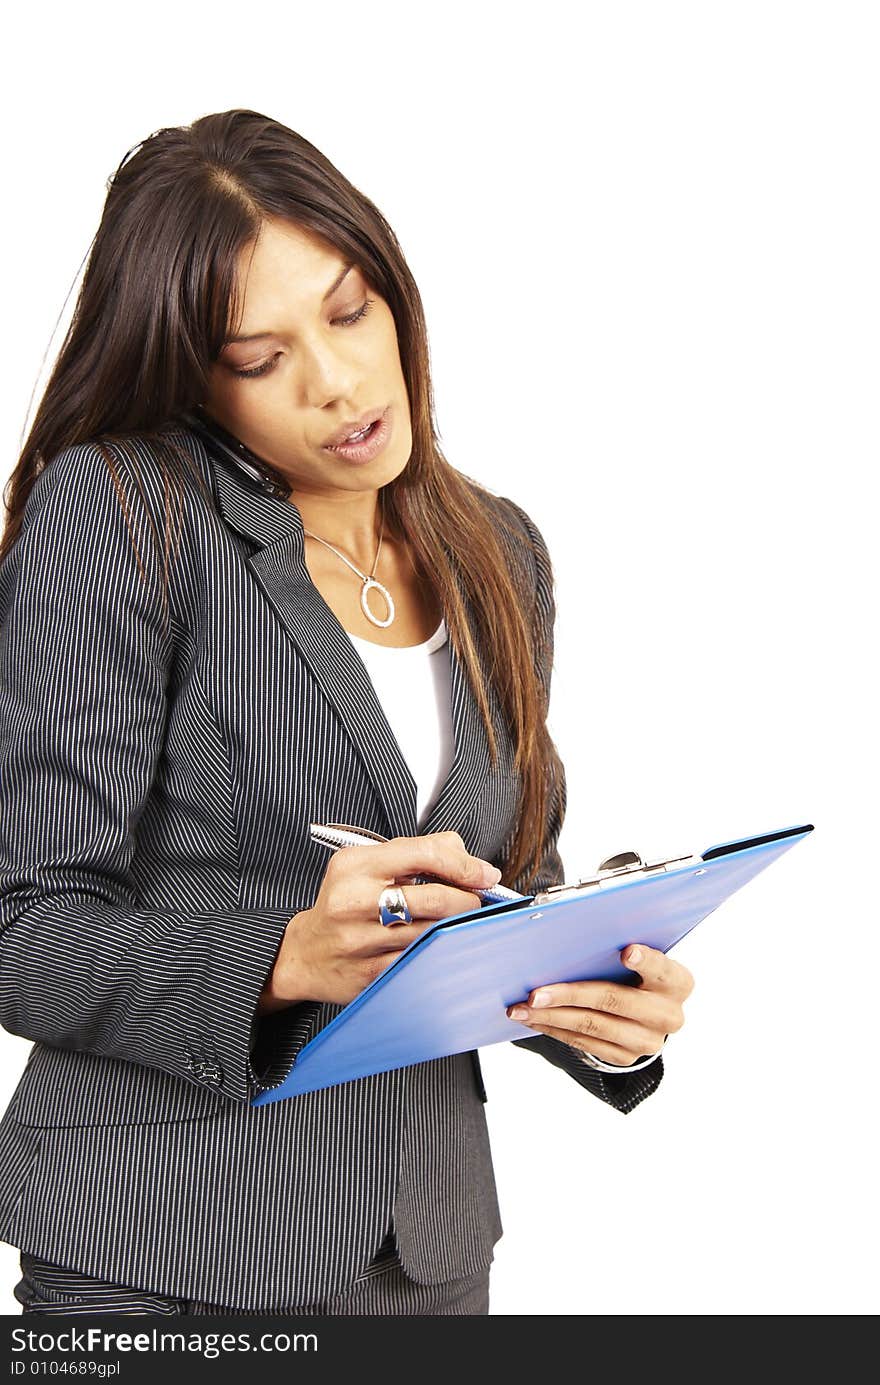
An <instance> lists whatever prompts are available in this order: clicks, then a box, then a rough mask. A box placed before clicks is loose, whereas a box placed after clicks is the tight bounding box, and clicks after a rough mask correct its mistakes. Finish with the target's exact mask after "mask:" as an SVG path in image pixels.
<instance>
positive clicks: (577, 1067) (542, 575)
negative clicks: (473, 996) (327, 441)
mask: <svg viewBox="0 0 880 1385" xmlns="http://www.w3.org/2000/svg"><path fill="white" fill-rule="evenodd" d="M507 503H508V504H509V505H511V506H512V507H513V509H514V510H515V511H516V513H517V515H518V516H519V519H520V521H521V523H522V525H523V527H524V529H525V531H526V534H527V535H528V539H529V547H530V549H531V551H532V552H533V555H534V559H535V615H534V632H535V635H534V642H535V660H536V664H537V669H538V674H539V677H540V678H541V681H542V683H543V686H544V693H545V699H546V705H547V706H548V707H549V702H550V684H551V676H552V671H553V653H554V629H555V624H556V600H555V596H554V591H553V571H552V566H551V563H550V554H549V552H548V549H547V545H546V543H545V542H544V538H543V535H542V534H541V533H540V531H539V529H538V527H537V525H536V524H535V523H534V521H533V520H532V519H531V518H530V516H529V515H527V514H526V512H525V510H522V509H520V507H519V506H518V505H515V504H514V502H513V501H511V500H508V502H507ZM566 803H567V788H566V781H565V771H564V768H560V772H559V774H558V776H557V779H556V782H555V783H554V785H553V791H552V794H551V799H550V809H549V812H548V817H547V827H546V831H545V835H544V843H543V848H542V852H541V860H540V867H539V872H538V876H537V879H536V880H535V882H534V884H533V885H530V886H529V890H530V892H531V893H534V894H537V893H538V891H539V890H544V889H547V887H548V886H549V885H562V884H564V883H565V870H564V867H563V863H562V857H561V856H560V854H559V849H558V845H557V843H558V840H559V833H560V831H561V828H562V823H563V820H564V817H565V809H566ZM513 888H514V889H517V890H523V891H525V880H524V878H521V879H520V880H519V881H517V882H515V883H514V885H513ZM511 1042H512V1043H513V1045H514V1047H515V1048H524V1049H528V1050H529V1051H530V1052H532V1053H537V1054H540V1056H541V1057H542V1058H546V1060H547V1062H548V1063H552V1064H553V1066H554V1067H557V1068H561V1069H562V1070H563V1072H565V1073H567V1074H568V1076H569V1077H573V1078H574V1080H575V1082H577V1083H578V1084H579V1085H580V1086H581V1087H584V1088H585V1089H586V1090H587V1091H588V1092H591V1093H592V1094H593V1096H597V1097H599V1099H600V1100H601V1101H605V1102H607V1103H608V1104H609V1105H610V1106H613V1107H614V1108H615V1110H617V1111H621V1112H623V1113H624V1114H626V1113H628V1112H630V1111H632V1110H633V1109H634V1108H635V1107H636V1106H638V1104H639V1102H640V1101H643V1100H644V1099H645V1097H646V1096H650V1095H651V1093H652V1092H653V1091H655V1090H656V1088H657V1086H658V1085H659V1083H660V1081H661V1079H662V1077H663V1058H662V1057H659V1058H658V1059H657V1060H656V1062H654V1063H651V1064H650V1066H648V1067H646V1068H642V1070H641V1071H640V1072H635V1073H629V1074H624V1075H622V1076H620V1077H617V1076H616V1075H615V1074H613V1073H603V1072H597V1071H596V1069H595V1068H591V1067H589V1066H588V1064H586V1063H585V1062H584V1061H583V1059H582V1058H581V1056H580V1054H579V1053H578V1051H577V1049H574V1048H571V1047H570V1046H569V1045H568V1044H565V1043H562V1042H561V1041H560V1040H559V1039H554V1038H552V1037H551V1036H550V1035H549V1034H536V1035H535V1036H534V1037H533V1038H527V1039H513V1040H511Z"/></svg>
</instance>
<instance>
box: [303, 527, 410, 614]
mask: <svg viewBox="0 0 880 1385" xmlns="http://www.w3.org/2000/svg"><path fill="white" fill-rule="evenodd" d="M384 530H385V516H384V515H383V516H382V519H381V521H380V524H379V547H378V548H377V549H376V557H375V559H374V560H373V570H372V572H370V573H366V572H361V570H360V568H358V567H355V565H354V563H352V562H349V560H348V558H346V556H345V554H344V553H340V552H339V549H338V548H334V547H333V545H332V543H328V542H327V540H326V539H321V538H318V535H317V534H313V533H312V531H311V529H306V528H305V526H303V533H304V534H308V535H309V537H310V538H312V539H318V543H322V544H323V545H324V547H325V548H329V549H330V551H331V552H332V553H335V554H336V556H337V558H341V559H342V561H343V562H344V563H347V564H348V566H349V567H350V568H351V570H352V572H356V573H357V575H358V577H359V578H360V579H361V581H362V583H363V586H362V587H361V607H362V609H363V612H364V615H365V616H366V617H367V620H371V621H372V622H373V624H374V625H378V626H380V627H381V628H382V629H383V630H384V629H386V628H387V626H389V625H390V624H391V622H392V620H393V619H394V602H393V601H392V600H391V593H390V591H389V590H388V588H387V587H383V586H382V583H381V582H379V581H377V580H376V576H375V573H376V568H377V567H378V566H379V553H380V550H381V548H382V535H383V533H384ZM373 588H375V590H376V591H377V592H381V593H382V596H383V597H384V599H385V604H386V606H387V608H388V619H387V620H378V619H377V617H376V616H374V615H373V612H372V611H371V610H370V608H369V606H368V605H367V597H368V595H369V593H370V591H371V590H372V589H373Z"/></svg>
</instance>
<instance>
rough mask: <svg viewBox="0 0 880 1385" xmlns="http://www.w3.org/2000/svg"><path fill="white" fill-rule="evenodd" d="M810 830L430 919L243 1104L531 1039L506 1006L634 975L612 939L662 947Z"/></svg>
mask: <svg viewBox="0 0 880 1385" xmlns="http://www.w3.org/2000/svg"><path fill="white" fill-rule="evenodd" d="M812 830H813V826H812V824H811V823H808V824H806V825H804V826H801V827H788V828H784V829H783V830H782V831H778V832H768V833H764V834H763V835H761V836H759V837H743V838H739V839H738V840H736V841H733V842H724V843H721V844H720V845H718V846H714V847H710V848H708V850H706V851H704V852H703V853H702V855H700V856H686V857H677V858H673V859H672V860H667V861H664V862H643V861H641V859H640V858H639V857H638V856H637V855H636V853H634V852H632V853H627V852H625V853H622V854H621V856H620V857H612V858H610V860H609V861H606V862H603V863H602V866H601V867H600V868H599V870H598V871H597V872H596V874H595V875H594V876H593V877H590V878H589V879H587V880H584V881H578V883H577V884H574V885H559V886H554V887H552V888H551V889H549V890H546V891H543V892H542V893H539V894H536V895H529V896H526V897H525V898H524V899H522V900H517V901H516V902H514V903H503V904H496V905H488V906H487V905H484V906H483V907H482V908H480V909H477V910H474V911H472V912H470V913H464V914H453V915H452V916H451V917H450V918H446V919H440V920H438V921H437V923H435V924H434V925H433V926H432V927H430V928H427V929H426V930H425V932H424V933H422V935H421V937H419V938H417V939H416V940H415V942H413V943H411V944H410V946H409V947H408V948H406V949H405V950H404V951H403V952H401V954H400V956H399V957H398V958H397V960H396V961H394V962H392V963H391V965H390V966H388V967H386V969H385V971H384V972H382V973H381V974H380V975H379V976H378V977H377V978H376V980H375V981H373V982H372V983H371V984H370V985H369V986H367V987H365V989H364V990H363V991H361V992H360V994H359V995H357V996H356V997H355V998H354V1000H352V1001H351V1002H350V1003H349V1004H348V1005H346V1006H345V1008H344V1009H343V1010H341V1011H340V1013H339V1014H338V1015H336V1017H335V1018H334V1019H332V1020H331V1021H330V1023H329V1024H328V1025H326V1026H325V1028H324V1029H322V1030H321V1031H320V1032H319V1033H318V1034H316V1035H315V1037H314V1038H313V1039H311V1040H310V1041H309V1043H307V1044H305V1045H304V1046H303V1048H302V1049H300V1052H299V1053H298V1055H297V1057H296V1061H295V1062H294V1065H293V1067H292V1069H291V1071H290V1072H289V1073H288V1075H287V1077H286V1078H285V1080H284V1081H283V1082H282V1083H281V1084H280V1085H279V1086H277V1087H273V1088H272V1089H271V1091H268V1092H261V1093H260V1094H259V1095H258V1096H257V1097H255V1098H254V1099H253V1101H252V1103H251V1104H252V1105H253V1106H266V1105H268V1104H270V1103H271V1102H273V1101H284V1100H286V1099H287V1098H288V1097H292V1096H299V1095H300V1094H302V1093H304V1092H314V1091H318V1090H320V1089H321V1088H324V1087H334V1086H337V1085H338V1084H339V1083H341V1082H351V1081H354V1080H355V1079H357V1078H359V1077H368V1076H370V1075H372V1074H373V1073H377V1072H390V1071H391V1070H392V1069H393V1068H402V1067H408V1066H409V1065H410V1064H411V1063H422V1062H425V1061H426V1060H428V1059H430V1058H441V1057H444V1056H446V1055H447V1054H451V1053H465V1052H467V1051H468V1050H470V1049H474V1048H481V1047H485V1046H486V1045H488V1044H497V1043H503V1042H505V1041H509V1040H511V1039H519V1038H525V1037H527V1036H531V1037H534V1030H531V1029H529V1028H527V1027H526V1026H525V1025H522V1024H517V1023H516V1022H515V1021H514V1020H511V1019H509V1018H508V1016H507V1013H506V1011H507V1006H509V1005H513V1004H515V1003H516V1002H517V1001H522V1000H525V998H526V997H527V996H528V994H529V992H530V991H531V990H532V989H533V988H534V987H535V986H541V985H552V984H553V983H555V982H559V981H571V980H587V979H597V980H600V979H601V980H608V981H618V982H627V983H629V984H631V985H636V984H638V980H637V977H636V976H635V975H634V973H633V972H631V971H629V970H628V969H627V968H626V967H625V966H624V965H623V963H622V962H621V960H620V955H619V954H620V952H621V951H622V949H623V948H624V947H626V946H627V945H628V944H629V943H646V944H647V945H648V946H649V947H654V948H657V949H658V950H659V951H661V952H668V951H669V949H670V948H672V947H674V946H675V944H676V943H677V942H679V941H680V940H681V939H682V938H683V937H684V936H685V935H686V934H687V933H689V932H690V931H691V929H692V928H695V927H696V926H697V924H698V923H700V922H702V920H703V919H705V918H707V917H708V916H709V914H711V913H712V912H713V911H714V910H715V909H717V908H718V906H719V904H722V903H723V902H724V900H725V899H728V898H729V897H730V896H731V895H732V894H734V893H735V891H737V890H739V889H740V888H741V887H742V886H743V885H745V884H746V882H747V881H749V880H751V879H752V878H753V877H754V876H756V875H758V874H759V873H760V872H761V871H762V870H765V869H766V867H767V866H769V865H770V864H771V862H772V861H775V860H777V859H778V857H780V856H781V855H782V854H783V852H785V851H788V850H789V848H790V847H792V846H794V844H795V842H798V841H802V840H803V838H804V837H805V836H806V835H807V833H809V832H812Z"/></svg>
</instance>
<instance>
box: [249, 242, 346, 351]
mask: <svg viewBox="0 0 880 1385" xmlns="http://www.w3.org/2000/svg"><path fill="white" fill-rule="evenodd" d="M353 264H354V260H349V262H348V264H345V265H343V266H342V269H341V271H340V272H339V274H337V276H336V278H335V279H334V280H333V283H332V284H331V285H330V287H329V289H328V290H327V292H326V293H325V294H324V297H323V298H322V299H321V302H322V303H326V302H327V299H328V298H329V297H330V295H331V293H335V292H336V290H337V289H338V288H339V285H340V284H341V283H342V281H343V279H344V278H345V276H346V274H347V273H348V271H349V270H350V269H351V267H352V265H353ZM273 336H275V333H274V332H251V333H250V334H249V335H247V336H239V337H227V338H226V340H225V342H224V343H223V345H224V346H234V345H235V343H236V342H239V341H263V340H264V339H265V338H266V337H273Z"/></svg>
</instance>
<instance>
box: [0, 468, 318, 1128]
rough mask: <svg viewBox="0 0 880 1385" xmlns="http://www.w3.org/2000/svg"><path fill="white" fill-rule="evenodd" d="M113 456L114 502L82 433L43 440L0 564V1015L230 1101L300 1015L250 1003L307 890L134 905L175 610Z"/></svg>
mask: <svg viewBox="0 0 880 1385" xmlns="http://www.w3.org/2000/svg"><path fill="white" fill-rule="evenodd" d="M128 467H129V464H128V463H120V465H119V468H118V470H119V474H120V477H121V478H122V479H123V480H124V482H125V485H124V490H125V492H126V497H125V498H126V509H127V510H128V517H127V518H126V514H125V513H124V511H123V509H122V507H121V504H120V499H119V496H118V492H117V488H116V485H115V483H114V480H113V477H112V475H111V473H110V470H109V468H108V467H107V464H106V462H105V460H104V457H103V456H102V454H101V452H100V451H99V450H98V449H97V448H96V447H95V446H94V445H91V444H82V445H76V446H73V447H69V448H67V449H66V450H65V451H63V452H61V453H59V454H58V456H57V457H55V458H54V459H52V460H51V462H50V463H49V465H48V466H46V467H45V468H44V469H43V471H42V472H40V473H39V475H38V477H37V479H36V481H35V483H34V486H33V488H32V490H31V492H30V494H29V495H28V498H27V501H26V505H25V512H24V516H23V523H22V528H21V531H20V533H19V535H18V537H17V539H16V542H15V544H14V545H13V547H12V548H11V549H10V550H9V551H8V553H7V554H6V557H5V559H4V561H3V564H2V565H0V1023H2V1025H3V1027H4V1028H5V1029H6V1030H8V1031H9V1032H10V1033H12V1034H17V1035H20V1036H21V1037H22V1038H25V1039H31V1040H33V1041H35V1042H39V1043H44V1044H49V1045H53V1046H55V1047H60V1048H66V1049H74V1050H83V1051H86V1052H90V1053H95V1054H101V1055H107V1056H111V1057H114V1058H121V1059H125V1060H128V1061H130V1062H132V1063H138V1064H145V1065H147V1066H150V1067H153V1068H157V1069H160V1070H162V1071H163V1072H167V1073H171V1074H173V1075H175V1076H177V1077H180V1078H181V1079H183V1080H186V1081H189V1082H194V1083H196V1085H198V1086H200V1087H203V1086H205V1085H207V1086H208V1087H209V1088H211V1089H212V1090H213V1091H214V1092H215V1093H216V1094H218V1095H222V1096H223V1097H226V1098H228V1099H231V1100H234V1101H239V1102H246V1101H249V1100H250V1098H251V1097H252V1096H253V1095H254V1094H255V1093H256V1092H257V1091H259V1090H263V1089H264V1087H265V1085H266V1074H267V1071H268V1072H269V1078H268V1082H269V1085H271V1084H272V1082H273V1081H274V1080H277V1079H278V1077H279V1076H280V1073H279V1072H278V1071H277V1070H276V1069H277V1064H278V1059H279V1054H280V1053H281V1051H282V1050H283V1052H284V1057H285V1061H286V1065H287V1066H289V1065H290V1062H292V1059H293V1055H294V1052H295V1051H296V1049H297V1048H298V1047H299V1046H301V1044H302V1043H303V1042H305V1040H306V1038H307V1037H308V1035H309V1032H310V1027H311V1025H312V1023H313V1021H314V1018H315V1015H316V1013H317V1011H316V1009H315V1008H314V1007H302V1008H300V1007H294V1009H295V1013H293V1014H288V1015H287V1016H286V1028H282V1026H281V1025H279V1024H278V1023H277V1021H276V1022H275V1024H274V1025H273V1026H272V1027H271V1029H270V1028H267V1029H266V1030H265V1032H264V1031H263V1026H262V1023H261V1022H259V1021H258V1020H257V1018H256V1006H257V1001H258V997H259V993H260V991H261V989H262V987H263V984H264V982H265V980H266V978H267V976H268V974H269V972H270V970H271V968H272V965H273V963H274V959H275V956H276V954H277V951H278V948H279V946H280V943H281V939H282V937H283V934H284V929H285V926H286V924H287V922H288V920H289V918H290V917H291V915H292V914H293V913H295V912H296V910H297V908H303V907H306V906H305V904H296V902H294V901H292V902H291V907H290V908H289V909H285V910H279V909H268V908H267V909H256V910H255V909H251V910H246V911H245V910H241V909H237V908H235V907H234V901H231V906H230V907H229V908H228V909H223V908H210V909H200V908H198V907H197V906H198V904H199V900H198V898H197V897H196V898H194V899H193V901H192V905H193V907H185V908H177V907H175V908H144V907H141V906H142V904H143V900H141V899H139V898H138V894H137V890H136V887H135V883H134V877H133V875H132V872H131V869H130V868H131V863H132V860H133V859H134V855H135V852H136V849H137V832H138V821H139V818H140V816H141V814H142V812H143V810H144V807H145V804H146V802H147V799H148V796H149V795H150V793H151V786H152V784H153V780H154V772H155V768H156V765H157V763H158V761H159V757H160V756H161V755H162V753H163V739H164V730H165V724H166V717H167V702H166V690H167V685H168V678H169V671H170V668H171V663H172V658H173V650H174V631H175V622H174V621H173V619H172V620H168V621H166V620H164V610H163V608H162V605H161V594H160V586H159V583H160V579H161V562H160V559H159V557H158V556H157V555H156V553H155V543H154V541H153V539H152V533H153V532H155V525H156V517H155V516H154V515H153V514H152V513H151V510H152V508H153V504H154V502H156V496H155V494H154V491H155V484H154V485H153V490H152V491H151V489H150V485H149V484H148V485H147V487H146V488H145V489H144V490H142V491H141V492H140V496H141V498H140V499H136V495H137V491H136V489H135V488H134V487H132V486H130V485H129V484H128V470H127V468H128ZM147 493H150V494H151V495H152V500H150V501H148V500H147V499H146V495H147ZM160 503H161V501H159V502H158V503H156V509H157V510H158V508H159V504H160ZM159 532H160V533H161V527H160V529H159ZM133 539H134V542H135V543H136V544H137V553H138V554H139V555H140V559H141V563H142V564H143V570H142V568H141V566H140V565H139V563H138V557H137V555H136V553H135V549H134V547H133V543H132V540H133ZM144 579H145V580H144ZM267 1018H272V1017H267ZM272 1054H274V1060H272V1059H271V1055H272ZM273 1062H274V1066H273Z"/></svg>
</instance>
